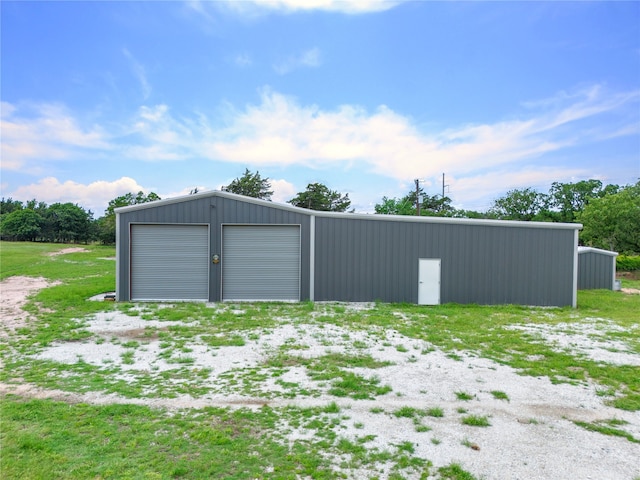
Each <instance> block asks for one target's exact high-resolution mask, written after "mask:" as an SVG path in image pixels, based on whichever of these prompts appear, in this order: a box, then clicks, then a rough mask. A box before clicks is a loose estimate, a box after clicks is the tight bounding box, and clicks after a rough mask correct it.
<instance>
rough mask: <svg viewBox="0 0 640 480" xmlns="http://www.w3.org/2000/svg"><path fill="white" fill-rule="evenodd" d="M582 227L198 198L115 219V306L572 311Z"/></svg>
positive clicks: (127, 211) (212, 195) (149, 206)
mask: <svg viewBox="0 0 640 480" xmlns="http://www.w3.org/2000/svg"><path fill="white" fill-rule="evenodd" d="M580 228H581V225H579V224H561V223H541V222H515V221H496V220H475V219H457V218H440V217H407V216H395V215H368V214H353V213H333V212H316V211H312V210H306V209H302V208H298V207H293V206H291V205H286V204H278V203H273V202H269V201H264V200H258V199H254V198H250V197H244V196H241V195H235V194H232V193H228V192H220V191H211V192H203V193H198V194H195V195H188V196H183V197H177V198H172V199H166V200H160V201H157V202H151V203H144V204H139V205H132V206H128V207H122V208H118V209H116V229H117V232H116V268H117V276H116V298H117V300H119V301H129V300H132V301H144V300H157V301H172V300H196V301H197V300H199V301H210V302H219V301H243V300H247V301H251V300H276V301H304V300H312V301H347V302H362V301H382V302H408V303H417V304H439V303H449V302H455V303H477V304H485V305H491V304H494V305H495V304H521V305H540V306H575V305H576V295H577V285H578V253H577V252H578V250H577V248H578V247H577V245H578V230H579V229H580Z"/></svg>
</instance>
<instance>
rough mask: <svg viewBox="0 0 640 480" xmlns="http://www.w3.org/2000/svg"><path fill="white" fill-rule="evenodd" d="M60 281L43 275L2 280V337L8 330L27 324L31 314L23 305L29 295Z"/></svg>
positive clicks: (0, 314)
mask: <svg viewBox="0 0 640 480" xmlns="http://www.w3.org/2000/svg"><path fill="white" fill-rule="evenodd" d="M59 283H60V282H50V281H48V280H47V279H46V278H42V277H37V278H34V277H9V278H6V279H4V280H3V281H2V282H0V292H2V298H1V299H0V325H1V326H2V329H0V337H6V336H7V335H8V332H10V331H13V330H15V329H17V328H20V327H23V326H25V325H26V322H27V320H28V318H29V314H28V313H27V312H25V311H24V310H23V309H22V307H23V306H24V305H25V303H27V300H28V298H29V296H31V295H33V294H34V293H36V292H37V291H38V290H40V289H42V288H46V287H50V286H53V285H58V284H59Z"/></svg>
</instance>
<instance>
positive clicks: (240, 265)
mask: <svg viewBox="0 0 640 480" xmlns="http://www.w3.org/2000/svg"><path fill="white" fill-rule="evenodd" d="M222 248H223V252H222V259H221V260H222V299H223V300H284V301H287V300H293V301H298V300H299V299H300V226H298V225H225V226H223V227H222Z"/></svg>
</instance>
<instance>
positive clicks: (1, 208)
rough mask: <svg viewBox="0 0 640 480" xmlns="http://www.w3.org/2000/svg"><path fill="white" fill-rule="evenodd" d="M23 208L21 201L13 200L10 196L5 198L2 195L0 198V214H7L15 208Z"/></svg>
mask: <svg viewBox="0 0 640 480" xmlns="http://www.w3.org/2000/svg"><path fill="white" fill-rule="evenodd" d="M23 208H24V205H23V204H22V202H20V201H18V200H14V199H13V198H11V197H9V198H7V199H6V200H5V198H4V197H2V200H0V216H4V215H7V214H9V213H11V212H14V211H16V210H22V209H23Z"/></svg>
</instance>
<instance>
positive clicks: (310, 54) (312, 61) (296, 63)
mask: <svg viewBox="0 0 640 480" xmlns="http://www.w3.org/2000/svg"><path fill="white" fill-rule="evenodd" d="M320 56H321V54H320V50H319V49H318V48H312V49H309V50H306V51H304V52H302V53H301V54H300V55H292V56H289V57H287V58H285V59H284V60H282V61H280V62H277V63H276V64H274V65H273V69H274V70H275V72H276V73H277V74H279V75H286V74H287V73H290V72H292V71H294V70H297V69H299V68H305V67H308V68H317V67H319V66H320V65H321V63H322V62H321V58H320Z"/></svg>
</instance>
